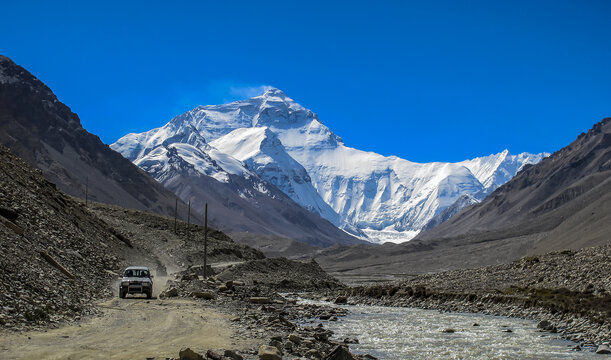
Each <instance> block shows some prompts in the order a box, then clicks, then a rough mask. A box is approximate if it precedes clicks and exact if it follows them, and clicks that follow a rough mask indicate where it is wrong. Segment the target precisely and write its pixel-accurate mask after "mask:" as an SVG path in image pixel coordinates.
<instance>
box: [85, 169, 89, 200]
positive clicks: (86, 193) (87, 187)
mask: <svg viewBox="0 0 611 360" xmlns="http://www.w3.org/2000/svg"><path fill="white" fill-rule="evenodd" d="M88 197H89V176H87V177H86V178H85V207H87V205H88V201H87V198H88Z"/></svg>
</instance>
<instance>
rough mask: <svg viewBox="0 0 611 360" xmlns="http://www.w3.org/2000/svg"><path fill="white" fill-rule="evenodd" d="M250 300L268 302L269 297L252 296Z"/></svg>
mask: <svg viewBox="0 0 611 360" xmlns="http://www.w3.org/2000/svg"><path fill="white" fill-rule="evenodd" d="M250 302H251V303H252V304H268V303H269V299H268V298H266V297H262V296H254V297H251V298H250Z"/></svg>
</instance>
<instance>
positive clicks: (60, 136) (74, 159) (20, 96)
mask: <svg viewBox="0 0 611 360" xmlns="http://www.w3.org/2000/svg"><path fill="white" fill-rule="evenodd" d="M0 143H2V144H4V145H6V146H7V147H8V148H10V149H11V151H12V152H13V153H15V154H17V155H18V156H19V157H21V158H22V159H24V160H25V161H26V162H27V163H29V164H30V165H31V166H34V167H37V168H39V169H41V170H42V171H43V172H44V174H45V176H46V177H47V178H48V179H50V180H51V181H52V182H53V183H55V184H57V185H58V186H59V187H60V188H61V189H62V190H63V191H64V192H66V193H68V194H70V195H74V196H78V197H84V196H85V184H86V183H87V182H88V184H89V198H90V199H93V200H96V201H100V202H105V203H110V204H116V205H121V206H123V207H130V208H135V209H141V210H149V211H153V212H156V213H160V214H166V215H173V214H174V205H175V195H174V194H172V193H171V192H170V191H168V190H166V189H165V188H164V187H163V186H161V185H160V184H159V183H157V182H156V181H155V180H153V179H152V178H151V176H150V175H148V174H147V173H146V172H144V171H142V170H141V169H139V168H138V167H137V166H134V164H132V163H131V162H129V161H128V160H126V159H125V158H124V157H123V156H121V154H119V153H117V152H115V151H113V150H112V149H110V148H109V147H108V146H107V145H105V144H103V143H102V142H101V141H100V139H99V138H98V137H97V136H95V135H93V134H90V133H89V132H87V131H86V130H85V129H83V127H82V126H81V122H80V119H79V117H78V115H76V114H75V113H73V112H72V111H71V110H70V108H68V107H67V106H66V105H64V104H62V103H61V102H60V101H59V100H58V99H57V97H56V96H55V95H54V94H53V92H52V91H51V89H49V88H48V87H47V86H46V85H45V84H43V83H42V82H41V81H40V80H38V79H37V78H35V77H34V76H33V75H32V74H30V73H29V72H28V71H27V70H25V69H24V68H22V67H20V66H18V65H16V64H15V63H14V62H13V61H12V60H10V59H9V58H7V57H5V56H0ZM181 205H182V206H181V210H180V212H181V215H186V210H185V208H186V206H185V205H184V204H182V203H181Z"/></svg>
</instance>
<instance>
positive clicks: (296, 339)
mask: <svg viewBox="0 0 611 360" xmlns="http://www.w3.org/2000/svg"><path fill="white" fill-rule="evenodd" d="M289 340H291V341H292V342H294V343H295V344H299V343H300V342H301V336H299V335H297V334H295V333H292V334H290V335H289Z"/></svg>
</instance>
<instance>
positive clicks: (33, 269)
mask: <svg viewBox="0 0 611 360" xmlns="http://www.w3.org/2000/svg"><path fill="white" fill-rule="evenodd" d="M0 189H1V191H0V220H1V223H0V254H1V255H0V325H1V326H3V327H7V328H17V329H18V328H20V327H22V326H24V325H30V326H31V325H36V324H42V323H49V322H50V323H57V322H59V321H62V320H65V319H72V320H73V319H79V317H80V316H82V315H83V314H90V313H92V312H95V311H94V310H93V309H92V307H91V302H92V300H93V299H98V298H102V297H105V296H109V295H110V294H111V291H110V289H109V287H108V284H109V283H110V281H112V280H113V279H116V275H113V273H112V272H114V273H116V272H117V271H119V270H120V268H121V267H122V266H124V265H125V262H124V258H123V256H122V253H123V252H124V251H125V250H126V249H127V248H129V246H131V244H129V241H127V239H126V238H124V237H123V236H121V235H120V234H119V233H118V232H116V231H115V230H114V229H112V228H111V227H110V226H108V225H107V224H106V223H105V222H103V221H101V220H100V219H98V218H97V217H95V216H92V215H91V213H90V212H89V211H88V210H87V209H86V208H85V207H84V206H83V205H82V204H80V203H78V202H76V201H74V200H73V199H72V198H70V197H68V196H66V195H64V194H63V193H62V192H61V191H59V190H57V188H56V187H55V185H53V184H52V183H51V182H49V181H48V180H47V179H46V178H45V177H44V176H43V174H42V173H41V172H40V171H39V170H34V169H31V168H30V167H29V166H28V165H26V164H25V163H24V162H23V161H22V160H21V159H19V158H18V157H17V156H15V155H13V154H12V153H10V152H9V151H8V149H6V148H5V147H4V146H1V145H0Z"/></svg>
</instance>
